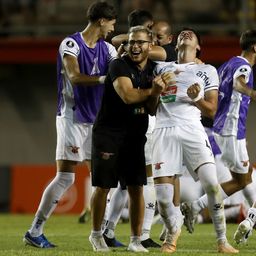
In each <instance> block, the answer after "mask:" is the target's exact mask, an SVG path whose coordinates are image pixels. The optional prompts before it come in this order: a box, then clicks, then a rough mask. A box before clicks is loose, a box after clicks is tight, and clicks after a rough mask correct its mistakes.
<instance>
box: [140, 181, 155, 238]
mask: <svg viewBox="0 0 256 256" xmlns="http://www.w3.org/2000/svg"><path fill="white" fill-rule="evenodd" d="M143 195H144V201H145V213H144V220H143V225H142V235H141V241H144V240H146V239H148V238H149V237H150V230H151V226H152V222H153V219H154V215H155V205H156V192H155V187H154V179H153V177H148V178H147V185H145V186H143Z"/></svg>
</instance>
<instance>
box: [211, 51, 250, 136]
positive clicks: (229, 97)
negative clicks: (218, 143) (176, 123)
mask: <svg viewBox="0 0 256 256" xmlns="http://www.w3.org/2000/svg"><path fill="white" fill-rule="evenodd" d="M218 74H219V77H220V87H219V97H218V109H217V113H216V115H215V119H214V124H213V129H214V132H215V133H218V134H220V135H223V136H229V135H233V136H236V137H237V139H244V138H245V133H246V119H247V112H248V107H249V103H250V97H249V96H247V95H245V94H241V93H240V92H238V91H236V90H234V88H233V87H234V80H235V79H236V78H238V77H239V76H244V77H245V81H246V83H247V86H248V87H250V88H252V87H253V73H252V69H251V66H250V64H249V62H248V61H247V60H246V59H245V58H243V57H240V56H238V57H233V58H231V59H230V60H229V61H227V62H226V63H224V64H223V65H222V66H221V67H220V68H219V69H218Z"/></svg>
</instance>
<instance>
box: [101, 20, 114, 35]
mask: <svg viewBox="0 0 256 256" xmlns="http://www.w3.org/2000/svg"><path fill="white" fill-rule="evenodd" d="M115 23H116V19H113V20H107V19H105V18H102V19H100V25H101V27H100V33H101V37H102V38H104V39H106V38H107V36H108V34H110V33H112V32H113V31H114V30H115Z"/></svg>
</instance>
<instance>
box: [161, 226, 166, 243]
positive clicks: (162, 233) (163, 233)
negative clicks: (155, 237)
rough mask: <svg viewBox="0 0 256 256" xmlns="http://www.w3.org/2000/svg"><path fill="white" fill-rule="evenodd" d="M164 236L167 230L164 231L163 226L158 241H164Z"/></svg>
mask: <svg viewBox="0 0 256 256" xmlns="http://www.w3.org/2000/svg"><path fill="white" fill-rule="evenodd" d="M166 234H167V229H166V227H165V225H163V228H162V231H161V233H160V235H159V240H160V241H164V239H165V237H166Z"/></svg>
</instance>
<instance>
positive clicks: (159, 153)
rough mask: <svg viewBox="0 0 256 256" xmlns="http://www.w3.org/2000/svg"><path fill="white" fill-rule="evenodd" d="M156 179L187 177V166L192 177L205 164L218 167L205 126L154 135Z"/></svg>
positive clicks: (160, 131)
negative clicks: (185, 168) (184, 175)
mask: <svg viewBox="0 0 256 256" xmlns="http://www.w3.org/2000/svg"><path fill="white" fill-rule="evenodd" d="M152 148H153V161H152V163H153V175H154V177H155V178H157V177H168V176H174V175H182V174H183V167H182V165H183V163H184V165H186V167H187V169H188V171H189V172H190V174H191V176H192V177H193V178H194V179H195V180H198V177H197V174H196V173H195V170H196V169H197V168H198V167H199V166H201V165H202V164H205V163H215V162H214V156H213V153H212V149H211V146H210V143H209V140H208V137H207V134H206V132H205V130H204V128H203V126H195V125H183V126H174V127H167V128H159V129H155V130H154V131H153V146H152Z"/></svg>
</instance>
